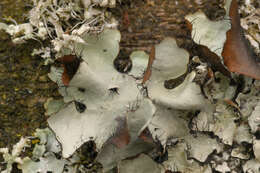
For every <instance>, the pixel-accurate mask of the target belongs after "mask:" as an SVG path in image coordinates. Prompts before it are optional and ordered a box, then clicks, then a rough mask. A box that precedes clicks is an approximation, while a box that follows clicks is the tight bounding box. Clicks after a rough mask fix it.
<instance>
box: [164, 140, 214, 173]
mask: <svg viewBox="0 0 260 173" xmlns="http://www.w3.org/2000/svg"><path fill="white" fill-rule="evenodd" d="M186 150H187V146H186V144H185V143H178V144H177V145H176V146H175V147H171V148H169V150H168V160H167V161H165V162H163V166H164V168H165V169H166V170H169V171H172V172H186V173H211V172H212V171H211V168H210V167H208V166H204V167H202V166H200V165H199V164H198V163H197V162H195V161H194V160H192V159H190V160H188V157H187V154H186Z"/></svg>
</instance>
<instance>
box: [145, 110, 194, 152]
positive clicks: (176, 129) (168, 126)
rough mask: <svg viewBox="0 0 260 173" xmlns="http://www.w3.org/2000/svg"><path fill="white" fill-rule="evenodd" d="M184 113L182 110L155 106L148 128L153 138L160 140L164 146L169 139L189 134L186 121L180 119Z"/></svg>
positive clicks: (177, 138)
mask: <svg viewBox="0 0 260 173" xmlns="http://www.w3.org/2000/svg"><path fill="white" fill-rule="evenodd" d="M183 114H185V112H183V111H178V110H169V109H165V108H163V107H160V106H157V110H156V112H155V115H154V117H153V119H152V120H151V123H150V124H149V126H148V128H149V130H150V132H151V134H152V136H153V139H157V140H159V141H160V143H161V144H162V146H164V147H165V146H166V144H167V141H168V140H169V139H171V140H173V139H175V140H179V139H183V138H184V137H185V136H187V135H188V134H189V129H188V123H187V122H186V121H185V120H184V119H181V117H182V116H183Z"/></svg>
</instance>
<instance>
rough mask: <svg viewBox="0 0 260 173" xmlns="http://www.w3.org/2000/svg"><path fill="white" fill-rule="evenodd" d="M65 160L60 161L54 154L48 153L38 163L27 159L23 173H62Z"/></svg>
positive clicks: (24, 160)
mask: <svg viewBox="0 0 260 173" xmlns="http://www.w3.org/2000/svg"><path fill="white" fill-rule="evenodd" d="M65 162H66V161H65V160H59V159H57V158H56V157H55V155H54V154H53V153H47V154H46V155H45V156H44V157H41V158H40V160H39V161H38V162H34V161H32V160H31V159H30V158H28V157H26V158H24V159H23V164H22V165H21V167H20V168H21V169H22V171H23V173H35V172H55V173H62V172H63V169H64V165H65Z"/></svg>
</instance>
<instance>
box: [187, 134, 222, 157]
mask: <svg viewBox="0 0 260 173" xmlns="http://www.w3.org/2000/svg"><path fill="white" fill-rule="evenodd" d="M185 142H186V143H187V152H188V156H189V157H190V158H194V159H196V160H198V161H200V162H205V161H206V159H207V158H208V156H209V155H210V154H211V153H212V152H213V151H216V152H217V153H219V152H220V151H222V146H221V145H220V144H219V143H218V142H217V141H216V139H212V138H210V137H209V136H207V135H201V134H199V135H198V136H196V137H193V136H187V137H186V138H185Z"/></svg>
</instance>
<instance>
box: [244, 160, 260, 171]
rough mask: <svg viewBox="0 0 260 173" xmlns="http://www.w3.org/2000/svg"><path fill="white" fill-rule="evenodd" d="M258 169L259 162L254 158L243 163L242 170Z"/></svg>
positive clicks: (259, 166)
mask: <svg viewBox="0 0 260 173" xmlns="http://www.w3.org/2000/svg"><path fill="white" fill-rule="evenodd" d="M259 169H260V162H258V161H256V160H254V159H252V160H249V161H247V162H246V163H245V164H244V165H243V171H244V172H252V173H258V172H259Z"/></svg>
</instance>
